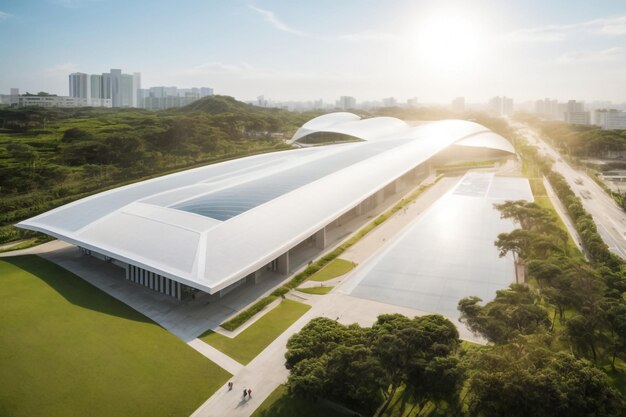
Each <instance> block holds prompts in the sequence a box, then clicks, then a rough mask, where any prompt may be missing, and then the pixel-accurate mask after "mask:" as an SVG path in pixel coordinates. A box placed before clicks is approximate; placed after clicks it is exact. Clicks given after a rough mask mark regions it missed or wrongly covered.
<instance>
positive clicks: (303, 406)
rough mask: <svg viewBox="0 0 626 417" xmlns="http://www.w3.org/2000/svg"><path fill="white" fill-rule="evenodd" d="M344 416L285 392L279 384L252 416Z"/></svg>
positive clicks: (319, 404)
mask: <svg viewBox="0 0 626 417" xmlns="http://www.w3.org/2000/svg"><path fill="white" fill-rule="evenodd" d="M294 416H298V417H345V416H346V414H344V413H342V412H339V411H337V410H334V409H332V408H330V407H328V406H324V405H323V404H321V403H319V402H317V403H314V402H313V401H311V400H307V399H304V398H299V397H292V396H290V395H288V393H287V387H286V386H285V385H280V386H279V387H278V388H276V389H275V390H274V392H272V393H271V394H270V396H269V397H267V398H266V399H265V401H263V404H261V405H260V406H259V408H257V409H256V411H255V412H254V413H253V414H252V417H294Z"/></svg>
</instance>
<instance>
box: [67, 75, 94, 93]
mask: <svg viewBox="0 0 626 417" xmlns="http://www.w3.org/2000/svg"><path fill="white" fill-rule="evenodd" d="M70 97H80V98H86V99H89V98H91V76H90V75H89V74H84V73H82V72H75V73H73V74H70Z"/></svg>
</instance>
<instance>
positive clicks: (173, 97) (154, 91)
mask: <svg viewBox="0 0 626 417" xmlns="http://www.w3.org/2000/svg"><path fill="white" fill-rule="evenodd" d="M212 95H213V89H212V88H208V87H200V88H198V87H192V88H177V87H165V86H159V87H150V88H149V89H147V90H139V103H140V105H141V107H142V108H144V109H148V110H164V109H169V108H177V107H183V106H186V105H188V104H190V103H193V102H194V101H196V100H199V99H201V98H204V97H208V96H212Z"/></svg>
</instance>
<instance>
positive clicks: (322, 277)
mask: <svg viewBox="0 0 626 417" xmlns="http://www.w3.org/2000/svg"><path fill="white" fill-rule="evenodd" d="M355 266H356V265H355V264H354V262H350V261H346V260H345V259H339V258H337V259H333V260H332V261H330V262H329V263H328V264H327V265H326V266H325V267H324V268H322V269H320V270H319V271H317V272H316V273H315V274H313V275H311V276H310V277H309V279H310V280H311V281H328V280H329V279H333V278H337V277H340V276H342V275H343V274H346V273H348V272H349V271H350V270H352V268H354V267H355Z"/></svg>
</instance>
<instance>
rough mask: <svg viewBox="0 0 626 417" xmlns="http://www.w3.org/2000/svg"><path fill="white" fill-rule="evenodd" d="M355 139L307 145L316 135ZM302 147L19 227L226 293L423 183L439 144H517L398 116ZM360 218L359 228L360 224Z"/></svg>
mask: <svg viewBox="0 0 626 417" xmlns="http://www.w3.org/2000/svg"><path fill="white" fill-rule="evenodd" d="M328 134H332V135H348V136H350V137H353V138H359V139H361V140H360V141H357V142H351V143H343V144H334V145H327V146H306V145H304V144H302V143H301V142H302V140H303V139H305V138H310V137H312V136H315V135H328ZM289 142H290V143H292V144H300V148H299V149H293V150H288V151H282V152H274V153H269V154H262V155H255V156H249V157H246V158H241V159H237V160H232V161H227V162H222V163H217V164H212V165H207V166H204V167H200V168H196V169H191V170H188V171H184V172H180V173H175V174H171V175H166V176H163V177H160V178H155V179H151V180H147V181H142V182H139V183H136V184H131V185H127V186H124V187H120V188H117V189H113V190H109V191H105V192H103V193H100V194H96V195H93V196H90V197H87V198H84V199H82V200H78V201H75V202H73V203H70V204H67V205H65V206H62V207H59V208H56V209H54V210H51V211H49V212H46V213H43V214H41V215H39V216H36V217H33V218H31V219H28V220H25V221H23V222H21V223H19V224H18V225H17V226H18V227H21V228H24V229H30V230H36V231H40V232H43V233H46V234H49V235H51V236H54V237H56V238H58V239H61V240H63V241H66V242H69V243H71V244H74V245H76V246H78V247H80V248H82V250H83V251H84V253H85V254H90V255H92V256H96V257H99V258H101V259H103V260H105V261H107V262H111V263H113V264H116V265H119V266H120V267H122V268H124V269H125V270H126V278H127V279H128V280H131V281H134V282H137V283H139V284H141V285H144V286H147V287H149V288H151V289H153V290H155V291H159V292H162V293H165V294H167V295H170V296H173V297H176V298H179V299H181V298H184V297H185V294H188V293H190V292H195V291H198V290H199V291H203V292H206V293H209V294H213V295H215V296H221V295H224V294H226V293H228V292H229V291H231V290H233V289H234V288H236V287H238V286H240V285H242V284H245V283H257V282H259V281H260V280H263V277H264V274H266V273H269V272H272V273H274V274H276V273H281V274H288V273H289V272H290V271H292V270H294V269H295V268H297V267H298V266H300V265H306V262H308V261H309V260H310V259H312V258H313V257H315V256H317V255H319V254H320V253H321V252H322V251H323V250H324V247H326V246H327V245H328V244H329V242H338V241H340V240H341V239H342V238H343V237H344V236H345V235H346V233H349V231H348V232H347V231H346V227H347V226H346V225H350V224H354V222H356V223H357V224H363V223H365V222H366V221H368V217H369V216H371V215H373V214H374V213H376V210H380V208H381V207H382V206H383V205H384V204H385V203H388V202H389V201H396V200H397V199H399V198H400V197H401V196H402V195H404V193H406V192H408V191H409V190H411V189H413V188H414V187H415V186H417V185H418V184H419V183H420V182H421V181H422V180H423V179H424V178H425V177H426V176H427V175H428V174H429V171H430V160H431V158H432V157H434V156H436V155H438V154H440V153H441V152H442V151H444V150H450V149H452V148H458V151H459V152H458V153H459V154H460V155H463V154H468V153H472V152H468V151H470V150H473V152H477V151H481V152H485V153H489V155H487V156H488V157H490V158H493V157H494V155H500V156H506V155H510V154H513V153H514V149H513V147H512V145H511V144H510V143H509V142H507V141H506V140H505V139H504V138H502V137H501V136H499V135H497V134H495V133H493V132H491V131H490V130H489V129H487V128H485V127H484V126H481V125H479V124H477V123H473V122H468V121H461V120H446V121H438V122H432V123H426V124H421V125H419V126H415V127H412V126H409V125H408V124H407V123H405V122H403V121H401V120H399V119H395V118H391V117H375V118H370V119H361V118H360V117H359V116H357V115H354V114H352V113H345V112H340V113H331V114H327V115H324V116H320V117H317V118H315V119H313V120H311V121H309V122H307V123H305V124H304V125H303V126H302V127H301V128H300V129H299V130H298V131H297V132H296V133H295V135H294V136H293V138H292V139H291V140H290V141H289ZM359 222H360V223H359Z"/></svg>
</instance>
